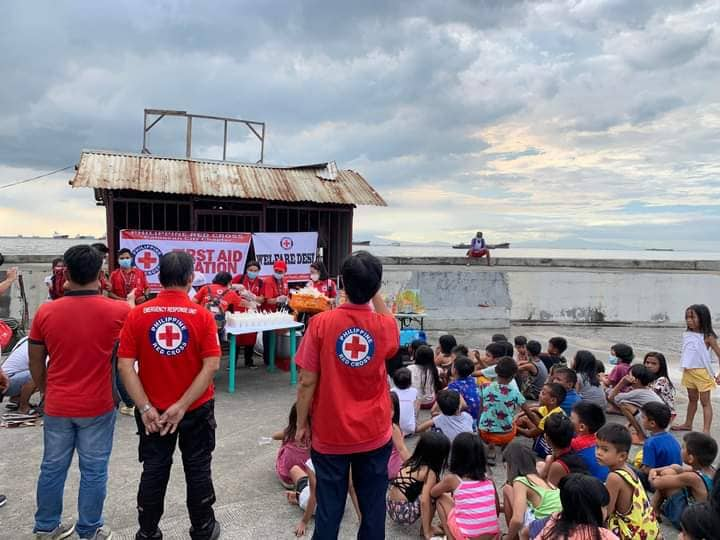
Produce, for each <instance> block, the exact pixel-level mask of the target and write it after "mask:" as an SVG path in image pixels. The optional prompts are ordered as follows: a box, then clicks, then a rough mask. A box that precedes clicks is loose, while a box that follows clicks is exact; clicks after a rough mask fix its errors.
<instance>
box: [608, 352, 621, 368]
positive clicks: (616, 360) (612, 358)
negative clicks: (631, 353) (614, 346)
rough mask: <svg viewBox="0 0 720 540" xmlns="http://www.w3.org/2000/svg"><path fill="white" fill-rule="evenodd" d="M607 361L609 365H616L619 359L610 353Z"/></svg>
mask: <svg viewBox="0 0 720 540" xmlns="http://www.w3.org/2000/svg"><path fill="white" fill-rule="evenodd" d="M608 362H610V365H611V366H617V365H618V362H619V360H618V357H617V356H614V355H612V354H611V355H610V356H608Z"/></svg>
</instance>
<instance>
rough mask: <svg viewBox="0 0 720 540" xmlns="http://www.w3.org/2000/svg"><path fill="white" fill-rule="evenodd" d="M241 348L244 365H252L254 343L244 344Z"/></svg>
mask: <svg viewBox="0 0 720 540" xmlns="http://www.w3.org/2000/svg"><path fill="white" fill-rule="evenodd" d="M242 349H243V353H244V355H245V367H250V366H252V365H253V363H254V360H253V354H254V353H255V345H245V346H244V347H242Z"/></svg>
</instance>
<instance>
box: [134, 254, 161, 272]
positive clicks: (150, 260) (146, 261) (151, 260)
mask: <svg viewBox="0 0 720 540" xmlns="http://www.w3.org/2000/svg"><path fill="white" fill-rule="evenodd" d="M135 262H138V263H140V264H142V265H143V267H144V268H145V270H147V269H148V268H150V267H152V266H154V265H155V263H156V262H157V258H156V257H153V254H152V253H150V252H149V251H145V252H143V255H142V257H139V258H137V259H135Z"/></svg>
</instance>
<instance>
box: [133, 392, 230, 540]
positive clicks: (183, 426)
mask: <svg viewBox="0 0 720 540" xmlns="http://www.w3.org/2000/svg"><path fill="white" fill-rule="evenodd" d="M214 411H215V402H214V401H212V400H211V401H208V402H207V403H205V404H204V405H202V406H201V407H198V408H197V409H195V410H193V411H190V412H187V413H185V416H184V417H183V419H182V421H181V422H180V424H179V425H178V428H177V430H176V431H175V433H173V434H170V433H168V434H167V435H165V436H160V435H159V434H158V433H152V434H150V435H146V434H145V426H144V425H143V423H142V419H141V417H140V413H139V411H137V410H136V411H135V421H136V422H137V425H138V432H139V435H140V446H139V455H140V462H141V463H142V464H143V472H142V476H141V477H140V488H139V490H138V496H137V504H138V521H139V523H140V530H141V531H142V532H143V533H145V534H147V535H152V534H153V533H154V532H155V531H156V530H157V528H158V523H160V518H161V517H162V515H163V511H164V506H165V504H164V503H165V491H166V490H167V484H168V480H170V467H171V466H172V462H173V453H174V452H175V445H176V443H178V441H179V444H180V452H181V453H182V460H183V469H184V470H185V485H186V490H187V508H188V513H189V514H190V523H192V527H191V528H190V538H192V539H193V540H207V539H208V538H210V534H211V533H212V531H213V528H214V526H215V513H214V512H213V508H212V507H213V503H214V502H215V489H214V488H213V483H212V475H211V471H210V465H211V460H212V451H213V450H214V449H215V428H216V426H217V424H216V423H215V412H214Z"/></svg>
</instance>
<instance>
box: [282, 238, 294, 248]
mask: <svg viewBox="0 0 720 540" xmlns="http://www.w3.org/2000/svg"><path fill="white" fill-rule="evenodd" d="M280 247H281V248H283V249H292V247H293V241H292V238H288V237H287V236H286V237H284V238H281V239H280Z"/></svg>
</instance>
